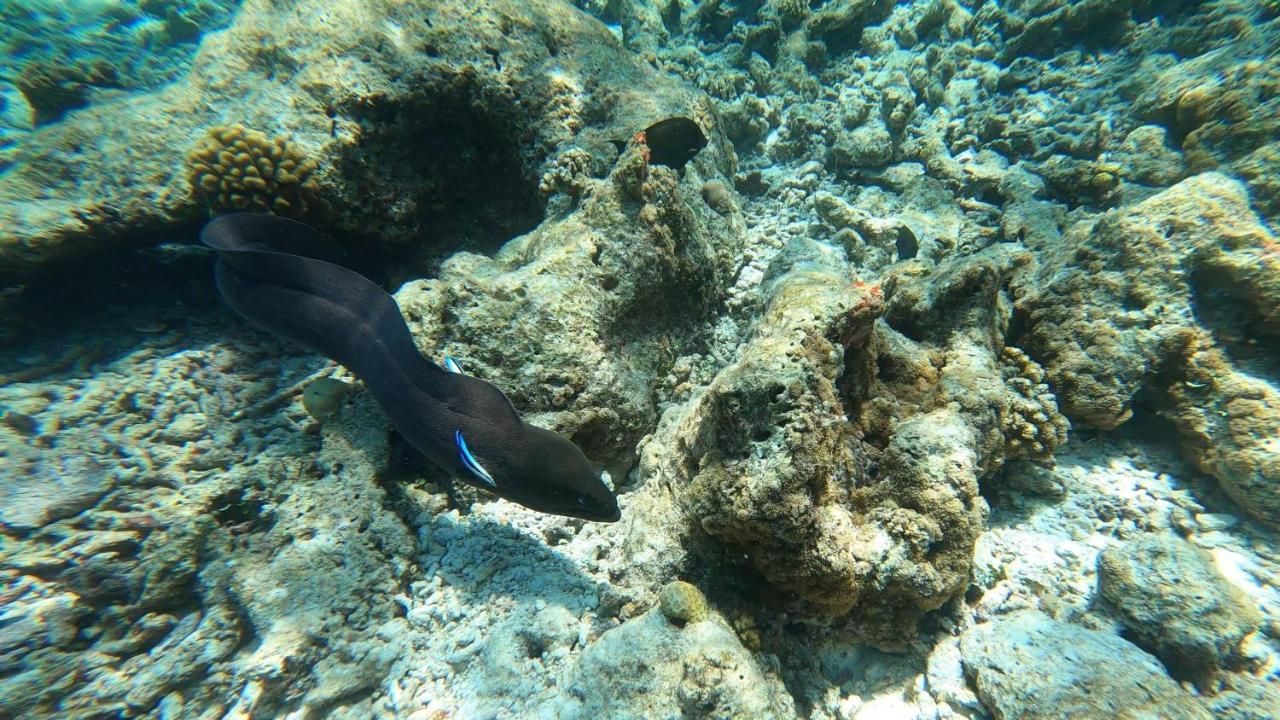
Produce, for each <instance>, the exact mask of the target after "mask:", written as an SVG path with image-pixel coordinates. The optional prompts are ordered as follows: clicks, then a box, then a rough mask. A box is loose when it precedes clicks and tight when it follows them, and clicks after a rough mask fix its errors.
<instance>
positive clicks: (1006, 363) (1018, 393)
mask: <svg viewBox="0 0 1280 720" xmlns="http://www.w3.org/2000/svg"><path fill="white" fill-rule="evenodd" d="M1000 373H1001V374H1002V375H1003V376H1004V379H1005V384H1006V385H1007V386H1008V388H1009V389H1010V390H1012V391H1013V392H1012V393H1010V395H1011V398H1012V399H1011V400H1010V402H1009V407H1008V408H1007V410H1006V411H1005V412H1004V413H1002V414H1001V415H1002V416H1001V421H1002V424H1003V426H1004V434H1005V439H1006V441H1007V442H1008V447H1007V452H1008V455H1009V457H1027V458H1029V459H1031V460H1048V459H1049V458H1050V457H1052V456H1053V451H1054V450H1055V449H1056V448H1057V447H1058V446H1059V445H1061V444H1062V443H1064V442H1066V441H1067V431H1068V430H1069V429H1070V428H1071V425H1070V423H1068V422H1067V419H1066V418H1065V417H1063V416H1062V413H1060V412H1058V401H1057V399H1056V398H1054V396H1053V392H1052V391H1051V390H1050V389H1049V386H1048V385H1046V384H1045V382H1044V369H1043V368H1041V367H1040V365H1039V364H1037V363H1036V361H1034V360H1032V359H1031V358H1030V357H1028V356H1027V354H1026V353H1024V352H1022V351H1021V350H1019V349H1018V348H1015V347H1008V346H1006V347H1005V348H1004V350H1003V351H1001V353H1000Z"/></svg>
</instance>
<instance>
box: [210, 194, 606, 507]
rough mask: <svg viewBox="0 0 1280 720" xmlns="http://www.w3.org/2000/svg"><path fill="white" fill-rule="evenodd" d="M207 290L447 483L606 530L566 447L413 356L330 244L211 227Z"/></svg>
mask: <svg viewBox="0 0 1280 720" xmlns="http://www.w3.org/2000/svg"><path fill="white" fill-rule="evenodd" d="M200 240H201V241H202V242H203V243H204V244H205V245H207V246H209V247H210V248H213V249H214V250H216V251H217V253H218V263H217V270H216V277H217V284H218V290H219V292H221V293H222V297H223V298H224V299H225V300H226V301H227V304H228V305H230V306H231V307H232V308H233V309H234V310H235V311H236V312H238V313H240V314H241V315H243V316H244V317H245V318H246V319H247V320H249V321H250V322H252V323H253V324H255V325H257V326H259V327H261V328H263V329H265V330H267V331H269V332H272V333H275V334H277V335H281V336H284V337H286V338H289V339H291V340H294V341H296V342H299V343H301V344H303V345H305V346H307V347H308V348H310V349H312V350H315V351H316V352H319V353H321V354H323V355H326V356H328V357H330V358H333V359H334V360H336V361H338V362H340V363H342V364H343V365H345V366H346V367H347V369H348V370H350V371H351V372H352V373H354V374H355V375H356V376H357V377H359V378H360V379H361V380H363V381H364V384H365V386H366V387H367V388H368V389H369V391H370V392H371V393H373V396H374V397H375V398H376V399H377V401H378V403H379V404H380V405H381V406H382V409H383V410H384V411H385V412H386V414H387V417H388V418H389V419H390V420H391V424H392V425H393V426H394V427H395V429H396V430H397V431H398V432H399V433H400V434H401V435H402V436H403V437H404V438H405V440H406V441H408V442H409V444H410V445H412V446H414V447H415V448H417V449H418V450H419V451H421V452H422V453H423V454H424V455H426V456H427V458H428V459H430V460H431V461H432V462H433V463H435V464H437V465H439V466H440V467H442V468H444V469H446V470H448V471H449V472H450V473H452V474H453V475H454V476H455V477H458V478H461V479H462V480H464V481H465V482H467V483H469V484H471V485H474V486H476V487H479V488H483V489H485V490H488V491H490V492H492V493H494V494H495V495H499V496H501V497H504V498H507V499H508V500H511V501H513V502H517V503H520V504H521V505H524V506H525V507H528V508H531V509H533V510H538V511H540V512H546V513H554V514H556V515H568V516H571V517H576V518H582V519H584V520H595V521H599V522H614V521H616V520H618V519H619V518H620V517H621V512H620V511H619V509H618V501H617V499H616V498H615V497H614V495H613V493H612V492H611V491H610V490H609V488H608V487H607V486H606V485H605V484H604V482H602V481H601V479H600V474H599V473H598V472H596V471H595V470H593V469H592V467H591V464H590V463H589V462H588V461H587V457H586V455H584V454H583V453H582V450H580V449H578V446H577V445H574V444H573V443H572V442H571V441H569V440H568V439H567V438H565V437H563V436H561V435H558V434H556V433H554V432H551V431H550V430H545V429H543V428H539V427H534V426H533V425H529V424H527V423H525V422H524V421H523V420H521V419H520V416H519V415H518V414H517V413H516V411H515V408H513V407H512V406H511V401H510V400H508V399H507V396H506V395H503V394H502V391H501V390H499V389H498V388H496V387H494V386H493V385H491V384H489V383H487V382H485V381H484V380H480V379H479V378H475V377H470V376H468V375H463V374H462V373H461V372H460V371H459V368H458V366H457V364H456V363H454V362H453V361H452V360H448V359H447V360H446V361H445V364H446V366H447V369H446V368H442V367H440V366H439V365H437V364H435V363H433V362H431V361H430V360H428V359H426V358H424V357H422V355H420V354H419V353H418V350H417V348H416V347H414V344H413V338H412V336H411V335H410V334H409V327H408V326H407V325H406V324H405V322H404V318H403V317H402V316H401V315H400V309H399V307H398V306H397V305H396V301H395V299H394V298H392V297H391V296H390V295H388V294H387V293H386V292H385V291H384V290H383V289H382V288H381V287H379V286H378V285H377V284H376V283H374V282H373V281H371V280H369V279H368V278H366V277H364V276H363V275H361V274H359V273H357V272H355V271H353V270H349V269H347V268H346V267H343V266H342V265H341V264H340V262H341V261H343V260H344V253H343V251H342V249H341V247H340V246H339V245H338V244H337V243H336V242H335V241H334V240H333V238H331V237H329V236H328V235H325V234H324V233H322V232H320V231H319V230H316V229H314V228H311V227H308V226H307V225H303V224H302V223H298V222H294V221H292V220H287V219H284V218H280V217H276V216H274V215H256V214H250V213H236V214H231V215H222V216H220V217H217V218H214V219H213V220H211V221H209V223H208V224H207V225H205V227H204V230H202V231H201V233H200Z"/></svg>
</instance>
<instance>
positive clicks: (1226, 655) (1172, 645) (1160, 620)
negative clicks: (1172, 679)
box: [1098, 537, 1262, 692]
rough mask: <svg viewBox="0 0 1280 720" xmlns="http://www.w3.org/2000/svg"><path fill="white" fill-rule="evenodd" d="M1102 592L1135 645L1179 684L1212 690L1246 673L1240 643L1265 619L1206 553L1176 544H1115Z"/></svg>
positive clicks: (1102, 562) (1105, 561)
mask: <svg viewBox="0 0 1280 720" xmlns="http://www.w3.org/2000/svg"><path fill="white" fill-rule="evenodd" d="M1098 590H1099V592H1100V593H1101V594H1102V597H1104V598H1106V599H1107V601H1108V602H1109V603H1110V604H1111V606H1112V607H1113V608H1115V610H1116V612H1117V613H1118V614H1119V615H1120V619H1121V622H1123V623H1124V625H1125V627H1127V628H1128V629H1129V631H1130V632H1132V633H1133V634H1134V635H1135V636H1136V642H1137V643H1138V644H1139V645H1141V646H1142V647H1143V648H1145V649H1147V650H1148V651H1150V652H1152V653H1153V654H1155V655H1156V657H1159V658H1160V659H1161V660H1163V661H1164V664H1165V665H1166V666H1167V667H1168V668H1169V671H1170V672H1171V673H1172V674H1173V675H1174V676H1176V677H1181V678H1185V679H1190V680H1193V681H1194V682H1195V683H1196V684H1197V685H1198V686H1199V687H1200V688H1201V689H1202V690H1209V691H1211V692H1212V691H1213V690H1215V689H1216V687H1217V683H1216V680H1217V677H1218V675H1219V674H1220V673H1221V672H1222V671H1223V670H1224V669H1228V668H1233V667H1239V665H1240V663H1241V660H1242V659H1243V655H1242V653H1241V648H1240V644H1241V642H1242V641H1243V640H1244V638H1245V636H1247V635H1248V634H1249V633H1251V632H1253V631H1254V630H1256V629H1257V628H1258V626H1259V625H1260V624H1261V622H1262V617H1261V616H1260V615H1259V613H1258V611H1257V609H1256V608H1255V607H1254V605H1253V603H1252V601H1251V600H1250V599H1249V598H1248V597H1247V596H1246V595H1245V594H1244V593H1242V592H1241V591H1240V590H1239V589H1237V588H1236V587H1235V586H1234V585H1232V584H1231V582H1230V581H1228V580H1227V579H1226V578H1225V577H1223V576H1222V574H1221V573H1220V572H1218V570H1217V569H1216V568H1215V567H1214V565H1213V558H1212V556H1210V555H1209V553H1207V552H1205V551H1204V550H1201V549H1200V548H1198V547H1196V546H1194V545H1192V544H1190V543H1188V542H1186V541H1184V540H1180V539H1177V538H1164V537H1147V538H1142V539H1139V540H1134V541H1130V542H1127V543H1123V544H1120V545H1112V546H1110V547H1108V548H1107V549H1106V550H1103V551H1102V553H1101V555H1099V557H1098Z"/></svg>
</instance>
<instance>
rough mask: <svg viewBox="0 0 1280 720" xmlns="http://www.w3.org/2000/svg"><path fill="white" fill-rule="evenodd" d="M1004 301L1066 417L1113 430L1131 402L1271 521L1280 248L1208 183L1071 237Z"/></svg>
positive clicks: (1090, 224)
mask: <svg viewBox="0 0 1280 720" xmlns="http://www.w3.org/2000/svg"><path fill="white" fill-rule="evenodd" d="M1013 290H1014V294H1015V296H1016V304H1017V307H1018V309H1019V311H1020V312H1021V313H1022V314H1024V316H1025V318H1026V323H1025V332H1024V333H1023V334H1022V337H1021V338H1020V340H1019V342H1020V343H1021V344H1022V347H1023V348H1025V349H1026V350H1027V352H1028V353H1029V354H1030V355H1031V356H1032V357H1033V358H1035V359H1036V360H1037V361H1038V362H1039V363H1040V364H1042V365H1043V366H1044V368H1045V371H1046V377H1047V379H1048V381H1049V384H1050V385H1052V386H1053V387H1054V388H1055V389H1056V390H1057V393H1058V399H1059V402H1060V403H1061V404H1062V407H1063V410H1064V411H1065V412H1066V414H1067V415H1068V416H1069V417H1071V418H1072V419H1074V420H1077V421H1079V422H1082V423H1084V424H1086V425H1092V426H1094V427H1099V428H1104V429H1110V428H1114V427H1117V426H1119V425H1121V424H1122V423H1124V422H1125V421H1127V420H1128V419H1129V418H1130V417H1132V415H1133V410H1134V403H1135V399H1136V398H1137V396H1138V394H1139V393H1141V392H1148V393H1150V397H1151V398H1152V400H1153V401H1154V405H1155V407H1156V408H1157V409H1158V410H1159V412H1160V414H1161V415H1163V416H1165V417H1166V418H1168V419H1169V420H1171V421H1172V422H1173V424H1174V426H1175V427H1176V428H1177V429H1178V431H1179V435H1180V438H1181V442H1182V447H1183V448H1184V450H1185V451H1186V452H1187V454H1188V456H1189V457H1190V458H1191V459H1192V460H1193V461H1194V462H1195V463H1196V464H1197V465H1198V466H1199V467H1200V468H1201V469H1202V470H1204V471H1205V472H1207V473H1209V474H1210V475H1212V476H1214V477H1215V478H1217V479H1218V480H1219V481H1220V482H1221V483H1222V486H1223V488H1224V489H1225V490H1226V491H1227V493H1228V494H1229V495H1231V496H1232V497H1233V498H1234V499H1235V500H1236V501H1237V502H1239V504H1240V506H1241V507H1242V508H1243V509H1244V510H1245V511H1247V512H1249V513H1250V514H1252V515H1254V516H1255V517H1258V518H1260V519H1262V520H1266V521H1269V522H1276V521H1277V518H1280V453H1277V452H1276V449H1275V428H1276V427H1280V387H1278V386H1277V383H1280V367H1278V366H1277V365H1276V361H1275V358H1276V357H1277V355H1278V354H1280V240H1277V238H1276V236H1275V235H1273V234H1272V233H1271V232H1270V231H1269V230H1268V229H1267V227H1266V226H1265V225H1263V224H1262V223H1261V222H1260V221H1259V220H1258V218H1257V216H1256V215H1254V213H1253V212H1252V211H1251V210H1250V207H1249V203H1248V196H1247V194H1246V192H1245V188H1244V187H1243V186H1242V185H1241V184H1240V183H1239V182H1238V181H1235V180H1231V179H1229V178H1227V177H1225V176H1223V175H1219V174H1217V173H1205V174H1201V175H1197V176H1195V177H1192V178H1189V179H1187V180H1184V181H1182V182H1180V183H1178V184H1177V185H1175V186H1173V187H1171V188H1169V189H1168V190H1166V191H1164V192H1162V193H1160V194H1158V195H1155V196H1153V197H1151V198H1149V199H1147V200H1145V201H1143V202H1141V203H1139V204H1137V205H1134V206H1132V207H1127V208H1123V209H1120V210H1116V211H1113V212H1110V213H1107V214H1104V215H1102V216H1100V217H1098V218H1096V219H1094V220H1088V221H1083V222H1080V223H1077V224H1076V225H1074V226H1072V227H1071V228H1070V230H1068V232H1067V233H1066V234H1065V236H1064V237H1063V240H1062V242H1061V243H1059V244H1058V245H1057V246H1055V247H1052V248H1046V250H1045V252H1044V253H1042V255H1041V256H1040V262H1039V264H1038V266H1037V268H1036V269H1035V270H1034V271H1033V272H1028V273H1025V274H1023V275H1022V276H1020V277H1018V278H1015V280H1014V283H1013Z"/></svg>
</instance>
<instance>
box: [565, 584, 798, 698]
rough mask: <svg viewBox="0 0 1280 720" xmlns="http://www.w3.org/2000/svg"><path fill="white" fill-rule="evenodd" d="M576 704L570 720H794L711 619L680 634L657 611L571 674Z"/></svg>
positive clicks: (776, 685)
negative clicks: (707, 719)
mask: <svg viewBox="0 0 1280 720" xmlns="http://www.w3.org/2000/svg"><path fill="white" fill-rule="evenodd" d="M570 677H571V680H570V682H571V683H572V685H571V687H575V688H580V689H581V693H580V694H579V695H578V697H579V698H581V703H580V704H575V705H573V706H570V707H568V708H566V711H567V712H566V714H565V715H563V717H566V718H570V719H571V720H589V719H590V718H613V717H718V718H772V717H794V716H795V714H796V710H795V707H794V703H793V701H792V699H791V696H790V695H788V694H787V691H786V688H785V687H784V686H783V685H782V683H781V681H779V680H778V679H777V678H776V676H775V675H774V674H773V673H770V672H767V671H766V670H765V668H763V667H761V665H760V664H759V663H758V662H757V660H756V659H755V658H754V656H753V655H752V654H751V653H750V652H748V651H747V649H746V648H745V647H743V645H742V643H741V642H740V641H739V640H738V638H737V636H736V635H735V634H734V632H733V630H732V629H731V628H730V627H729V625H728V624H727V623H726V622H725V621H724V619H723V618H722V617H720V615H719V613H714V612H713V613H711V614H710V615H709V616H708V617H707V618H706V619H705V620H704V621H702V622H691V623H689V624H687V625H684V626H683V627H678V626H676V625H673V624H672V623H671V622H669V621H668V620H667V619H666V618H665V617H664V616H663V615H662V613H661V612H660V611H659V610H658V608H654V609H652V610H650V611H649V612H647V613H645V614H644V615H641V616H640V617H637V618H633V619H631V620H628V621H627V622H625V623H623V624H622V625H620V626H618V627H616V628H613V629H612V630H610V631H608V632H606V633H605V634H603V635H601V636H600V638H599V639H598V640H596V641H595V642H594V643H592V644H591V645H589V646H588V647H587V649H586V650H585V651H583V653H582V658H581V659H580V660H579V661H578V662H577V665H576V666H575V667H574V668H573V670H572V674H571V676H570Z"/></svg>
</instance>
